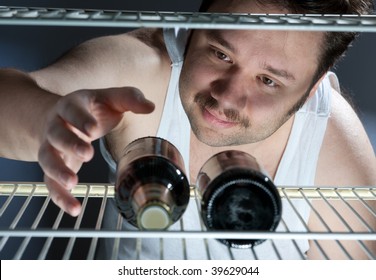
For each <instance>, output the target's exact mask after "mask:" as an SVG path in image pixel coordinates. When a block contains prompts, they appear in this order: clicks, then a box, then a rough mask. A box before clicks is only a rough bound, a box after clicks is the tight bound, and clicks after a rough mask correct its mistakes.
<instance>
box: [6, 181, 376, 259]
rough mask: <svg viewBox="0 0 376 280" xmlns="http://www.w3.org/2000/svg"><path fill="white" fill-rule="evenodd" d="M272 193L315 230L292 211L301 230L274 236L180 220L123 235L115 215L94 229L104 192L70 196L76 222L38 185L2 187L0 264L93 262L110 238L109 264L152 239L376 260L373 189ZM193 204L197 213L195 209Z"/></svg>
mask: <svg viewBox="0 0 376 280" xmlns="http://www.w3.org/2000/svg"><path fill="white" fill-rule="evenodd" d="M278 189H279V193H280V195H281V197H282V200H284V201H286V202H287V203H288V204H290V205H293V203H292V201H293V200H295V199H299V200H302V201H304V203H306V204H307V205H308V206H309V207H310V211H311V215H313V216H314V217H315V218H316V219H317V220H318V221H319V223H320V224H321V228H319V229H318V230H317V229H316V230H315V231H313V230H311V228H310V227H311V226H310V225H309V224H307V223H306V222H305V221H304V219H303V218H302V216H301V214H300V213H299V212H298V211H297V210H296V209H295V208H294V207H292V210H293V213H294V215H296V217H298V218H299V220H300V221H301V222H302V228H303V230H302V231H291V230H289V228H288V227H287V225H286V222H285V221H284V220H282V221H281V224H282V229H280V230H277V231H275V232H226V231H224V232H222V231H215V232H214V231H206V230H205V228H204V227H202V226H200V227H198V228H196V229H193V230H185V228H184V221H183V220H184V216H183V219H182V220H181V221H180V224H179V227H180V228H179V229H177V230H171V231H138V230H136V231H124V230H122V229H121V224H122V216H121V215H120V214H119V215H118V217H117V218H116V219H117V223H116V226H115V227H113V228H107V229H102V225H103V217H104V209H105V206H106V204H107V203H108V201H109V200H110V199H112V197H113V195H114V187H113V186H112V185H100V184H82V185H78V186H77V187H76V188H75V189H73V191H72V193H73V194H74V195H75V196H76V197H79V198H80V199H81V201H82V205H83V211H82V213H81V214H80V215H79V216H78V217H76V218H72V217H70V216H69V215H67V214H64V212H63V211H61V210H59V209H58V208H57V207H56V206H55V205H54V204H53V203H52V202H51V201H50V197H49V196H48V192H47V189H46V187H45V185H44V184H42V183H17V184H14V183H3V184H0V236H1V240H0V258H1V259H93V258H95V252H96V249H97V247H98V243H99V241H100V240H106V239H107V240H108V239H111V240H113V241H114V242H113V245H112V246H113V248H112V257H111V258H113V259H116V258H118V252H119V244H120V240H122V239H129V238H135V239H136V240H137V246H136V251H137V252H136V254H135V258H136V259H142V258H143V257H142V256H143V252H142V246H141V244H142V242H144V240H146V239H150V238H158V240H159V242H160V245H161V248H166V246H167V245H166V244H169V242H170V240H173V239H179V240H181V241H182V243H183V244H184V243H185V242H186V240H191V239H194V240H203V241H204V243H203V244H206V242H207V240H212V241H213V240H214V239H218V238H240V239H241V238H247V239H253V238H256V239H267V242H269V243H270V246H271V247H270V248H272V251H270V255H271V256H272V258H276V259H283V251H281V250H280V249H278V246H277V245H276V244H275V242H276V241H277V240H285V241H288V242H290V243H291V247H292V248H293V249H294V250H296V251H297V256H298V258H299V259H306V258H307V255H306V254H305V252H304V251H301V249H300V247H299V246H298V244H297V243H298V242H299V240H308V239H309V240H311V247H314V250H316V251H318V253H319V255H320V258H323V259H331V258H333V257H332V256H331V253H332V252H331V251H326V249H325V248H324V247H323V245H322V244H325V242H332V243H333V245H334V247H335V248H336V250H337V251H338V252H339V253H340V257H339V258H341V259H357V258H365V259H376V207H375V205H376V204H375V202H376V187H357V188H345V187H327V188H308V187H304V188H298V187H296V188H292V187H280V188H278ZM191 190H192V191H191V199H192V200H194V201H195V202H198V198H197V196H196V193H195V187H194V186H192V188H191ZM316 203H319V204H316ZM196 204H197V211H199V203H196ZM20 205H21V207H20ZM323 211H325V212H323ZM343 211H345V212H343ZM323 213H325V214H324V215H323ZM329 219H332V220H333V219H334V220H336V221H337V222H336V224H337V226H336V227H334V228H331V224H332V223H331V222H328V220H329ZM338 224H339V226H338ZM214 241H216V240H214ZM346 242H352V243H353V244H352V245H351V246H356V247H358V249H359V251H361V256H359V255H357V256H354V255H353V254H352V250H353V249H352V248H353V247H349V246H348V245H346ZM163 244H164V245H163ZM223 246H224V245H223ZM257 247H258V246H255V247H254V248H251V249H242V250H246V251H247V252H248V253H249V257H250V258H251V259H261V258H262V256H259V255H258V248H257ZM201 249H202V250H203V255H205V256H206V257H207V258H208V259H211V258H213V256H212V254H211V252H210V250H209V249H208V247H207V246H203V247H202V248H201ZM174 250H176V248H174ZM181 250H182V252H181V255H182V258H183V259H187V258H189V252H187V251H188V250H189V248H188V246H186V245H185V246H182V247H181ZM226 250H227V256H223V257H224V258H227V259H234V255H236V252H234V251H236V250H239V249H230V248H227V249H226ZM159 254H160V255H159V256H158V258H160V259H164V258H165V253H164V250H163V249H161V251H160V253H159ZM167 255H168V254H167ZM334 258H337V257H334Z"/></svg>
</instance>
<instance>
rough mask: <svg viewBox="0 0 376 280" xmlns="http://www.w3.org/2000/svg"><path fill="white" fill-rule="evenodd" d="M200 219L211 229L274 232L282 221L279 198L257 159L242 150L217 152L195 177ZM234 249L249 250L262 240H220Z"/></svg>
mask: <svg viewBox="0 0 376 280" xmlns="http://www.w3.org/2000/svg"><path fill="white" fill-rule="evenodd" d="M197 188H198V193H199V196H200V199H201V216H202V219H203V222H204V224H205V225H206V227H207V228H208V229H210V230H224V231H227V230H234V231H273V230H275V229H276V227H277V225H278V223H279V221H280V219H281V212H282V210H281V198H280V196H279V193H278V191H277V188H276V187H275V185H274V184H273V182H272V181H271V179H269V177H268V176H266V175H265V174H264V172H263V171H262V169H261V167H260V166H259V164H258V163H257V161H256V159H255V158H254V157H253V156H251V155H249V154H247V153H244V152H241V151H235V150H230V151H225V152H221V153H218V154H216V155H214V156H213V157H211V158H210V159H209V160H207V161H206V162H205V164H204V165H203V166H202V168H201V169H200V171H199V174H198V177H197ZM219 241H221V242H222V243H224V244H226V245H228V246H230V247H233V248H250V247H252V246H255V245H257V244H259V243H262V242H263V241H264V240H262V239H257V240H256V239H221V240H219Z"/></svg>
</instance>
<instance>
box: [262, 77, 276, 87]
mask: <svg viewBox="0 0 376 280" xmlns="http://www.w3.org/2000/svg"><path fill="white" fill-rule="evenodd" d="M260 80H261V81H262V82H263V84H264V85H266V86H268V87H276V86H277V84H276V83H275V82H274V81H273V80H271V79H269V78H268V77H265V76H263V77H260Z"/></svg>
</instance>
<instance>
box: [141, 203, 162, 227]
mask: <svg viewBox="0 0 376 280" xmlns="http://www.w3.org/2000/svg"><path fill="white" fill-rule="evenodd" d="M138 222H139V226H140V227H141V228H142V229H147V230H159V229H166V228H167V227H168V226H169V225H170V215H169V213H168V212H167V210H166V209H165V207H163V206H162V205H158V204H152V205H148V206H146V207H145V208H144V209H143V210H142V212H141V213H140V216H139V220H138Z"/></svg>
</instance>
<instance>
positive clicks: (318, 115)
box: [98, 29, 339, 259]
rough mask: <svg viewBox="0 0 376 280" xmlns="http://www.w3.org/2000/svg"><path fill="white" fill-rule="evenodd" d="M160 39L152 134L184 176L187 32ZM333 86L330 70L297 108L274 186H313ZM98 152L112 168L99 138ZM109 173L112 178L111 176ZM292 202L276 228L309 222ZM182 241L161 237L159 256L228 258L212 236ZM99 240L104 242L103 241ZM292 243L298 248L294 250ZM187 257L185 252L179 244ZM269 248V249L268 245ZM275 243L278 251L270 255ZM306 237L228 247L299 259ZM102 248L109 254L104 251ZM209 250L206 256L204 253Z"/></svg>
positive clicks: (153, 243)
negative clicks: (158, 96)
mask: <svg viewBox="0 0 376 280" xmlns="http://www.w3.org/2000/svg"><path fill="white" fill-rule="evenodd" d="M164 40H165V43H166V47H167V50H168V53H169V55H170V59H171V62H172V64H171V67H172V72H171V78H170V82H169V87H168V91H167V95H166V99H165V105H164V108H163V113H162V118H161V122H160V125H159V128H158V131H157V136H158V137H161V138H164V139H166V140H168V141H170V142H171V143H172V144H174V145H175V146H176V147H177V149H178V150H179V151H180V153H181V154H182V156H183V159H184V163H185V170H186V173H187V174H186V175H187V177H188V178H189V174H188V172H189V149H190V124H189V120H188V118H187V115H186V114H185V111H184V109H183V107H182V104H181V100H180V95H179V87H178V83H179V76H180V72H181V68H182V65H183V58H184V51H185V46H186V40H187V31H186V30H183V29H179V30H178V29H166V30H164ZM332 87H333V88H335V89H336V90H337V91H339V84H338V80H337V77H336V76H335V74H334V73H328V74H327V76H326V77H325V78H324V79H323V81H322V83H321V84H320V85H319V87H318V89H317V92H316V94H314V95H313V97H312V98H310V99H309V100H308V101H307V102H306V104H305V105H304V106H303V107H302V108H301V109H300V110H299V111H298V112H297V113H296V115H295V118H294V123H293V126H292V131H291V133H290V137H289V139H288V143H287V146H286V149H285V152H284V154H283V156H282V159H281V161H280V164H279V166H278V169H277V172H276V176H275V178H274V179H273V181H274V183H275V184H276V185H277V186H313V185H314V183H315V173H316V166H317V161H318V156H319V152H320V148H321V145H322V141H323V138H324V135H325V131H326V125H327V120H328V117H329V116H330V93H331V90H332ZM100 147H101V151H102V154H103V156H104V158H105V159H106V161H107V162H108V164H109V166H110V170H111V173H112V174H114V173H115V171H116V164H115V162H114V161H113V160H112V158H111V156H110V154H109V153H108V152H107V150H106V149H105V146H104V144H103V141H102V140H101V141H100ZM112 178H114V177H113V176H112ZM292 202H293V206H291V205H290V203H288V202H287V201H285V200H283V202H282V203H283V204H282V212H283V215H282V220H283V222H282V223H280V225H279V227H278V228H277V231H286V230H290V231H294V232H296V231H306V229H305V227H304V226H303V224H302V222H301V221H300V218H302V219H303V220H304V221H308V216H309V206H308V205H307V203H306V202H305V201H304V200H293V201H292ZM293 207H294V208H295V209H296V210H297V211H298V212H299V214H300V216H301V217H300V218H299V217H298V216H297V215H296V214H294V213H295V211H294V209H293ZM107 208H108V209H107V211H106V212H107V215H106V219H105V225H104V226H105V227H107V226H108V227H110V228H114V226H115V220H116V219H114V217H116V216H117V215H116V213H117V209H116V207H115V206H114V205H113V203H110V204H109V207H107ZM182 224H183V227H184V230H186V231H189V230H200V229H201V225H200V218H199V213H198V210H197V205H196V202H195V200H191V201H190V203H189V205H188V208H187V210H186V211H185V213H184V215H183V217H182ZM123 228H124V229H126V230H135V228H134V227H132V226H131V225H129V224H128V223H127V222H125V221H124V222H123ZM179 229H180V224H179V223H176V224H174V225H173V226H172V227H171V228H170V230H179ZM185 242H186V244H185V245H184V246H183V245H182V241H181V240H178V239H166V240H165V242H163V247H164V248H163V249H164V250H163V251H164V258H166V259H183V258H184V257H187V258H188V259H207V258H208V257H209V258H211V259H228V258H229V257H230V253H229V249H228V248H227V247H225V246H224V245H223V244H221V243H219V242H218V241H216V240H210V239H209V240H201V239H187V240H186V241H185ZM106 243H107V244H106V245H107V246H106V247H107V248H101V250H100V254H99V255H98V257H99V258H107V257H108V256H110V255H109V254H110V251H111V250H112V241H111V240H106ZM102 245H103V244H102ZM135 246H136V245H135V240H132V239H127V240H123V241H122V242H121V244H120V249H119V258H126V259H129V258H131V259H132V258H135V252H134V249H135ZM296 246H298V247H299V250H297V248H296ZM183 247H185V251H186V256H185V255H184V249H183ZM273 247H274V248H273ZM275 248H277V250H278V252H279V254H280V256H278V255H276V254H274V253H273V252H274V251H275V250H274V249H275ZM308 248H309V247H308V241H306V240H296V242H292V241H291V240H275V241H273V242H271V241H270V240H268V241H266V242H264V243H262V244H260V245H258V246H255V248H254V252H252V251H251V250H250V249H231V254H232V256H233V257H235V259H253V258H254V257H255V255H254V254H255V253H256V255H257V258H259V259H278V258H280V257H281V258H283V259H300V258H301V257H302V256H301V255H300V252H305V251H307V250H308ZM105 251H107V253H108V254H105V255H103V253H105ZM207 251H208V252H209V256H208V255H207ZM140 257H141V258H143V259H158V258H159V257H160V242H159V240H153V239H145V240H142V254H141V256H140Z"/></svg>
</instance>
